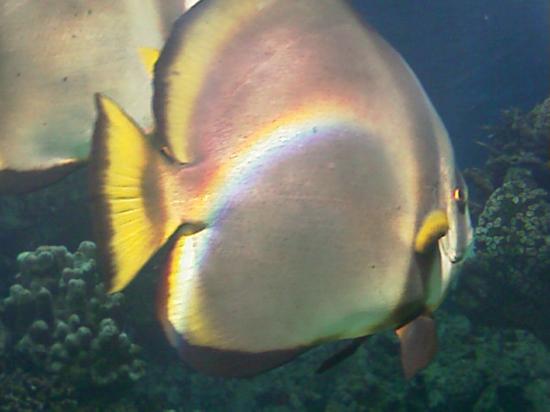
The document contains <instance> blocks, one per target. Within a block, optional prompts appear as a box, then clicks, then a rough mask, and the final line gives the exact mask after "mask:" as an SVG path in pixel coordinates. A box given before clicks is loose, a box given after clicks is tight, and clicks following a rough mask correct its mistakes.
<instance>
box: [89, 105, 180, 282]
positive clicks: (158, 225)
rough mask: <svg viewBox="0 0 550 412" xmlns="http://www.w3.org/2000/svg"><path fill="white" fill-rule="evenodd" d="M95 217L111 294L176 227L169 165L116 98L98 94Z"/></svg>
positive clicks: (92, 178) (93, 177)
mask: <svg viewBox="0 0 550 412" xmlns="http://www.w3.org/2000/svg"><path fill="white" fill-rule="evenodd" d="M96 106H97V112H98V117H97V122H96V128H95V132H94V137H93V142H92V154H91V157H90V173H89V175H90V189H91V193H92V214H93V219H94V229H95V231H96V240H97V243H98V249H99V252H100V257H101V261H102V263H103V266H104V270H105V272H106V275H107V279H108V281H109V285H108V286H109V291H110V292H116V291H119V290H121V289H123V288H124V287H125V286H126V285H127V284H128V283H129V282H130V281H131V280H132V279H133V278H134V276H135V275H136V274H137V272H138V271H139V270H140V269H141V268H142V266H143V265H144V264H145V263H146V262H147V261H148V260H149V258H150V257H151V256H152V255H153V254H154V253H155V252H156V251H157V250H158V249H159V248H160V247H161V246H162V245H163V244H164V243H165V242H166V240H167V239H168V238H169V237H170V236H171V234H172V233H174V231H175V230H176V229H177V228H178V226H179V224H180V220H179V218H178V217H177V216H175V213H172V211H171V208H170V206H171V202H170V196H171V188H172V187H173V186H174V185H173V182H172V181H171V175H172V173H171V170H170V167H171V165H169V164H168V162H167V161H166V159H164V157H163V156H162V155H161V154H160V153H159V152H158V151H156V150H154V148H153V147H152V145H151V143H150V141H149V139H147V138H146V136H145V134H144V133H143V132H142V130H141V129H140V128H139V126H138V125H137V124H136V123H134V122H133V120H132V119H130V117H129V116H128V115H127V114H126V113H124V111H123V110H122V109H121V108H120V107H119V106H118V105H117V104H116V103H114V102H113V101H112V100H110V99H108V98H107V97H103V96H100V95H97V96H96Z"/></svg>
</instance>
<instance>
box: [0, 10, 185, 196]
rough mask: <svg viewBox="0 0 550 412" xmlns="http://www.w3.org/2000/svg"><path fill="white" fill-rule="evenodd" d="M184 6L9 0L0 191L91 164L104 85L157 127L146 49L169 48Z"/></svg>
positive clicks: (0, 13)
mask: <svg viewBox="0 0 550 412" xmlns="http://www.w3.org/2000/svg"><path fill="white" fill-rule="evenodd" d="M181 3H182V2H181V1H180V0H164V1H160V0H147V1H139V2H136V1H131V0H123V1H115V2H113V1H110V0H84V1H77V2H75V1H68V0H41V1H32V0H3V1H2V5H1V6H0V61H1V62H2V64H1V65H0V96H2V99H1V100H0V193H8V192H22V191H27V190H32V189H36V188H39V187H41V186H42V185H44V184H47V183H50V182H52V181H55V180H56V179H58V178H60V177H62V176H64V175H65V174H67V173H68V172H70V171H71V170H73V169H75V168H76V167H78V166H79V165H81V164H82V163H83V161H84V160H85V159H86V158H87V156H88V153H89V151H90V140H91V136H92V132H93V120H94V116H95V113H94V103H93V98H92V96H93V93H94V92H95V91H97V90H103V91H105V92H106V93H109V94H110V95H112V96H113V97H114V98H116V99H117V100H119V101H120V102H121V103H123V104H124V105H125V107H126V108H127V110H128V112H129V113H131V114H132V116H134V117H135V118H136V119H137V120H138V121H140V122H141V123H142V124H143V125H144V126H145V125H150V124H152V115H151V113H150V104H149V102H150V99H151V87H150V78H149V76H148V74H147V73H146V71H145V70H144V69H143V67H142V62H141V61H140V56H139V53H138V50H139V49H140V48H147V47H149V48H160V47H162V44H163V42H164V39H165V38H166V36H167V35H168V32H169V29H170V26H171V24H172V23H173V22H174V21H175V20H176V19H177V18H178V17H179V16H180V15H181V13H182V11H183V5H182V4H181ZM146 50H147V49H146Z"/></svg>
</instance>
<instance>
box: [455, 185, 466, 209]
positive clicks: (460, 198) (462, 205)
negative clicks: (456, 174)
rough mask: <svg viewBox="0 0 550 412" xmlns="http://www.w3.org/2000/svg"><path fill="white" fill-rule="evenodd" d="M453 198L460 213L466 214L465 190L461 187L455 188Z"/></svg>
mask: <svg viewBox="0 0 550 412" xmlns="http://www.w3.org/2000/svg"><path fill="white" fill-rule="evenodd" d="M452 198H453V200H454V201H455V202H456V205H457V206H458V210H459V211H460V213H464V212H465V211H466V193H465V192H464V190H463V189H462V188H460V187H455V189H454V190H453V193H452Z"/></svg>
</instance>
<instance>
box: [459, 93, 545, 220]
mask: <svg viewBox="0 0 550 412" xmlns="http://www.w3.org/2000/svg"><path fill="white" fill-rule="evenodd" d="M485 129H486V132H487V137H486V139H484V140H483V141H478V142H477V143H478V144H479V145H481V146H482V147H484V148H485V149H486V150H487V152H488V159H487V161H486V163H485V165H484V166H483V167H482V168H479V167H473V168H470V169H466V170H465V171H464V175H465V177H466V178H467V179H468V181H469V183H470V186H471V187H472V189H473V190H474V192H476V196H475V197H476V198H477V199H476V200H477V201H476V202H474V214H476V216H477V212H478V211H479V210H478V209H480V208H482V206H483V204H484V203H485V202H486V201H487V199H488V197H489V196H490V195H491V193H492V192H493V191H494V190H495V189H496V188H498V187H500V186H501V185H502V184H503V182H504V178H505V176H506V174H507V172H508V170H509V169H510V168H512V167H521V168H525V169H528V170H530V171H531V172H532V174H533V176H534V178H535V179H536V180H538V181H539V182H541V181H542V182H543V183H544V184H548V183H550V170H549V169H548V161H549V158H548V155H549V152H548V145H549V143H550V142H549V141H548V136H549V134H550V98H549V99H546V100H545V101H544V102H543V103H541V104H539V105H538V106H536V107H535V108H533V110H531V111H530V112H529V113H526V114H524V113H522V112H521V111H519V110H517V109H510V110H505V111H504V112H503V121H502V122H501V123H500V124H498V125H496V126H486V127H485Z"/></svg>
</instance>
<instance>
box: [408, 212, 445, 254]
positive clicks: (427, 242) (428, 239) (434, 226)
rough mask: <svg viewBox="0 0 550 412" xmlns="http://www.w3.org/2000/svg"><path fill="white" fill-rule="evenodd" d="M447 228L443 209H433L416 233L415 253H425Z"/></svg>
mask: <svg viewBox="0 0 550 412" xmlns="http://www.w3.org/2000/svg"><path fill="white" fill-rule="evenodd" d="M448 230H449V220H448V219H447V214H446V213H445V212H444V211H443V210H434V211H432V212H431V213H430V214H428V216H426V218H425V219H424V221H423V222H422V226H420V230H419V231H418V234H417V235H416V239H415V242H414V250H415V251H416V252H417V253H425V252H427V251H428V250H430V247H431V246H432V245H434V244H435V242H437V240H438V239H439V238H440V237H442V236H444V235H445V234H446V233H447V231H448Z"/></svg>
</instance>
